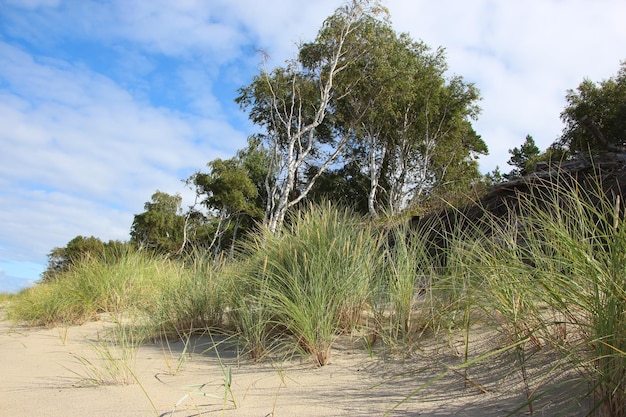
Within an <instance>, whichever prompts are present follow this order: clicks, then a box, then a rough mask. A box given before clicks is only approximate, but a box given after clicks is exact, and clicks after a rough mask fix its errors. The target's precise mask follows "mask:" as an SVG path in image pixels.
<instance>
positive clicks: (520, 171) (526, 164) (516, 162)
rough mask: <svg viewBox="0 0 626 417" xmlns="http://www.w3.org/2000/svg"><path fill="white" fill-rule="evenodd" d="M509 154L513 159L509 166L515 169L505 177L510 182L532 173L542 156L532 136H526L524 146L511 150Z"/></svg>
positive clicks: (510, 160)
mask: <svg viewBox="0 0 626 417" xmlns="http://www.w3.org/2000/svg"><path fill="white" fill-rule="evenodd" d="M509 153H510V154H511V159H509V161H508V164H509V165H511V166H513V167H514V168H513V169H512V170H511V172H509V173H508V174H505V175H504V177H505V178H507V179H509V180H512V179H515V178H519V177H523V176H526V175H528V174H529V173H531V172H532V171H533V170H534V168H535V164H536V163H537V160H538V157H539V155H540V151H539V148H538V147H537V145H535V140H534V139H533V137H532V136H530V135H526V140H525V141H524V143H523V144H522V146H520V147H519V148H513V149H509Z"/></svg>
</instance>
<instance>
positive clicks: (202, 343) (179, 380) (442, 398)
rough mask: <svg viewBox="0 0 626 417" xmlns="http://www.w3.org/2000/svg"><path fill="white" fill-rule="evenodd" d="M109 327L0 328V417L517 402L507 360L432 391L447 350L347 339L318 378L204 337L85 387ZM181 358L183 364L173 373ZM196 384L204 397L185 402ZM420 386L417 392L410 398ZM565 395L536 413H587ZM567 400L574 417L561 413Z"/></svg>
mask: <svg viewBox="0 0 626 417" xmlns="http://www.w3.org/2000/svg"><path fill="white" fill-rule="evenodd" d="M107 328H110V323H106V322H103V321H98V322H92V323H88V324H85V325H83V326H75V327H70V328H67V329H63V328H56V329H26V328H20V327H12V326H11V324H10V323H8V322H7V321H6V320H5V321H0V369H2V373H1V376H0V416H41V417H46V416H50V417H60V416H70V417H72V416H75V417H79V416H80V417H84V416H92V417H98V416H167V415H170V414H171V413H172V411H173V410H174V408H175V407H176V404H177V403H178V402H179V401H180V400H181V399H182V402H180V404H179V405H178V406H177V407H176V410H175V412H174V413H173V414H172V415H174V416H200V415H207V416H208V415H224V416H259V417H263V416H274V417H279V416H376V415H384V413H385V412H388V411H390V410H392V409H393V408H394V407H396V408H395V409H394V410H393V411H390V414H389V415H393V416H414V415H420V416H504V415H507V414H509V413H510V412H511V411H513V410H515V409H516V408H517V407H518V406H520V405H522V404H523V403H524V398H525V395H524V391H523V386H522V385H521V383H520V382H521V381H520V378H519V373H518V372H516V371H515V369H514V368H511V367H510V366H505V365H503V361H506V360H507V359H506V358H505V357H504V356H503V355H499V356H497V357H494V358H491V359H490V360H488V361H485V363H484V364H482V365H481V366H480V367H477V368H475V369H471V370H470V372H469V376H470V377H471V383H468V384H466V383H465V381H464V379H463V376H462V374H460V373H455V372H449V373H447V374H446V375H445V376H443V377H441V378H439V379H437V380H436V381H434V382H433V380H434V379H436V378H438V377H440V376H441V375H443V373H444V372H445V369H446V367H445V366H443V365H442V362H446V363H449V364H453V363H460V357H456V355H454V348H453V346H452V345H453V344H454V341H452V345H451V346H449V347H448V349H442V350H443V352H440V353H439V355H438V356H434V355H433V354H432V353H431V354H426V353H422V354H415V355H412V356H411V357H410V358H405V359H399V358H390V357H388V355H383V354H380V355H374V356H370V355H369V354H368V352H367V351H366V350H365V349H363V346H362V345H361V344H360V342H358V341H355V342H351V341H350V339H349V338H347V337H346V338H345V339H342V340H340V341H339V342H338V344H337V348H336V349H335V350H333V356H332V361H331V364H329V365H328V366H325V367H322V368H315V367H313V366H312V365H311V362H310V361H309V360H307V359H306V358H305V359H302V358H292V359H290V360H283V361H278V360H276V361H267V362H264V363H261V364H255V363H252V362H250V361H247V360H245V359H242V358H239V357H238V356H239V355H237V352H236V348H235V347H233V346H230V347H227V346H226V345H225V344H224V345H222V346H223V348H222V349H220V359H218V357H217V355H216V354H215V352H214V351H213V350H210V349H209V351H205V350H206V349H207V347H209V346H211V339H209V338H208V337H202V338H194V339H192V340H191V341H190V343H189V345H188V352H187V354H183V348H184V346H183V344H182V343H181V342H176V343H175V342H171V343H170V344H169V346H168V345H167V344H166V343H153V344H147V345H142V346H141V347H140V348H139V349H138V350H137V352H136V358H135V360H134V361H130V363H131V364H132V365H131V368H132V369H133V370H134V374H135V377H136V379H137V381H138V383H137V381H134V382H133V383H131V384H128V385H124V384H117V385H108V384H104V385H93V384H91V383H90V382H89V381H88V380H86V378H85V377H86V376H87V375H88V374H89V372H88V366H86V365H85V364H84V363H83V364H81V362H80V361H81V360H82V361H83V362H84V361H86V360H87V361H90V363H92V364H94V365H95V366H96V367H100V368H101V367H103V366H104V365H105V363H102V362H101V361H100V360H99V359H98V355H97V352H96V349H94V347H93V346H94V345H93V343H95V342H97V340H98V339H99V338H101V337H102V335H103V334H105V332H106V331H107ZM96 346H98V345H96ZM191 351H192V353H191V354H189V352H191ZM203 351H205V352H204V353H203ZM181 355H182V356H183V357H184V358H185V360H184V363H183V364H182V366H181V367H180V369H179V370H176V367H177V364H178V358H180V357H181ZM547 362H548V363H547ZM224 366H230V367H231V369H232V394H233V396H234V400H235V403H236V407H235V405H234V404H233V403H232V402H231V401H227V402H226V405H224V402H223V399H222V398H223V395H224V392H225V391H224V387H223V382H224V376H223V369H224V368H223V367H224ZM541 366H544V367H545V366H549V361H546V360H545V358H544V360H543V361H542V363H540V364H538V365H537V370H536V371H537V373H538V374H539V373H540V371H541V369H540V368H541ZM131 379H132V378H131ZM202 384H206V385H204V387H202V392H205V393H207V394H209V395H210V396H203V395H199V394H192V395H191V396H189V397H185V395H186V394H187V393H189V392H190V391H193V390H194V389H197V387H198V386H200V385H202ZM429 384H430V385H429ZM466 385H467V386H466ZM194 386H195V388H194ZM420 387H425V388H424V389H423V390H422V391H420V392H419V393H417V394H415V395H414V396H413V397H411V398H410V399H408V400H406V398H407V396H409V395H410V394H411V393H412V392H414V391H415V390H416V389H418V388H420ZM572 389H573V388H571V387H570V386H569V385H566V386H565V387H561V388H560V389H559V391H558V392H557V394H558V395H556V394H551V395H550V396H548V397H547V398H546V397H544V398H543V399H541V400H539V401H538V402H537V403H536V404H535V415H559V413H561V412H564V415H571V416H576V415H584V414H585V413H584V410H585V409H584V407H581V406H577V405H576V402H575V401H574V402H572V401H571V400H572V398H575V395H577V394H576V393H575V392H574V391H571V390H572ZM228 399H229V400H230V397H228ZM403 400H406V401H405V402H404V403H401V402H402V401H403ZM563 401H569V404H574V406H573V407H574V408H573V409H571V410H567V409H566V408H564V405H563V404H564V403H563ZM527 411H528V410H527V409H526V408H523V409H522V410H521V411H519V412H518V413H515V415H525V414H526V413H527Z"/></svg>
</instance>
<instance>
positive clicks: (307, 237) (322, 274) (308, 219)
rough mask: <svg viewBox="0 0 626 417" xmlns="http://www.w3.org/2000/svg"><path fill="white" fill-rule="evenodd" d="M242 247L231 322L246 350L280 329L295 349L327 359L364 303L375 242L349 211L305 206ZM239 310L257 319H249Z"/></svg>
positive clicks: (254, 348) (322, 360) (318, 359)
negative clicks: (241, 286) (241, 284)
mask: <svg viewBox="0 0 626 417" xmlns="http://www.w3.org/2000/svg"><path fill="white" fill-rule="evenodd" d="M245 252H246V253H247V254H248V256H250V257H251V264H249V266H248V268H247V269H246V271H245V275H246V279H245V280H244V281H245V282H246V284H245V285H246V286H248V288H247V289H245V290H244V291H240V293H239V295H238V297H239V303H238V304H236V305H235V307H236V308H237V309H238V310H237V311H238V314H235V315H233V319H234V320H238V322H237V323H236V325H237V326H238V328H239V331H240V332H241V333H243V334H245V335H248V336H247V338H246V341H247V342H250V341H253V342H254V343H253V346H248V349H249V350H250V351H258V350H259V346H257V344H260V345H263V343H266V342H271V340H265V341H264V342H263V341H260V340H259V336H260V337H263V338H269V337H271V335H272V333H273V332H272V329H281V330H282V331H283V333H284V334H285V335H287V336H289V340H291V343H292V344H293V346H294V347H295V348H297V349H300V350H302V351H303V352H305V353H307V354H310V355H312V356H313V357H314V358H315V361H316V363H317V364H318V365H325V364H327V363H328V361H329V360H330V349H331V346H332V345H333V343H334V342H335V340H336V338H337V335H338V334H340V333H342V332H344V331H346V330H348V329H350V328H351V327H352V326H353V325H355V324H356V322H357V321H358V320H359V318H360V313H361V310H362V308H363V306H364V305H365V303H366V302H367V300H368V296H369V291H370V282H371V279H372V274H373V269H374V262H375V261H374V260H375V257H376V256H377V245H376V241H375V239H374V238H373V237H372V234H371V231H370V230H369V228H368V226H367V225H366V223H365V222H364V221H362V219H360V218H359V217H358V216H356V215H354V214H353V213H352V212H350V211H349V210H342V209H338V208H336V207H333V206H331V205H322V206H309V207H308V209H306V210H302V211H300V212H297V213H295V214H294V215H292V217H291V218H290V219H289V224H288V226H286V227H285V228H284V230H282V231H281V232H280V233H279V234H271V233H268V232H267V231H260V232H259V234H258V235H257V236H256V237H255V239H254V240H253V241H251V242H250V243H249V244H248V245H247V247H246V250H245ZM246 309H249V311H251V312H255V314H259V315H258V317H261V318H262V320H263V321H262V322H259V321H257V320H249V319H250V317H249V316H248V315H246V314H245V313H246ZM244 320H248V321H247V322H244ZM248 325H250V326H252V328H251V329H246V328H242V326H248Z"/></svg>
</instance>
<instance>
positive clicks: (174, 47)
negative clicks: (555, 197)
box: [0, 0, 626, 292]
mask: <svg viewBox="0 0 626 417" xmlns="http://www.w3.org/2000/svg"><path fill="white" fill-rule="evenodd" d="M382 3H383V5H384V6H386V7H387V8H388V10H389V12H390V15H391V22H392V24H393V27H394V29H395V30H396V31H398V32H406V33H409V34H410V35H411V37H412V38H413V39H414V40H416V41H417V40H421V41H423V42H425V43H426V44H428V45H429V46H431V47H432V48H437V47H440V46H441V47H444V48H445V49H446V51H447V54H446V57H447V62H448V65H449V75H450V76H451V75H458V76H461V77H463V78H464V79H465V81H467V82H472V83H474V84H475V85H476V86H477V87H478V89H479V90H480V92H481V96H482V101H481V102H480V106H481V108H482V113H481V115H480V117H479V119H478V121H476V122H475V123H474V128H475V130H476V131H477V132H478V134H480V135H481V136H482V138H483V139H484V141H485V142H486V143H487V145H488V146H489V150H490V155H489V156H487V157H484V158H482V159H481V160H480V167H481V170H482V171H483V172H489V171H492V170H493V169H494V168H495V167H496V166H500V167H501V169H502V171H504V172H508V170H509V169H510V167H508V166H507V165H506V161H507V160H508V159H509V156H510V155H509V154H508V150H509V149H512V148H513V147H516V146H520V145H521V144H522V143H523V142H524V139H525V137H526V135H528V134H530V135H532V136H533V138H534V139H535V141H536V143H537V145H538V146H539V147H540V148H541V149H542V150H544V149H545V148H547V147H548V146H549V145H550V144H551V143H552V142H553V141H554V140H555V139H556V138H557V137H558V136H559V135H560V133H561V130H562V128H563V126H562V123H561V121H560V117H559V115H560V113H561V111H562V110H563V109H564V107H565V105H566V101H565V95H566V93H567V90H568V89H575V88H576V87H577V86H578V85H579V84H580V83H581V82H582V81H583V79H585V78H589V79H591V80H593V81H601V80H603V79H606V78H609V77H612V76H614V75H616V74H617V71H618V69H619V66H620V62H622V61H624V60H626V25H625V24H624V23H623V21H624V16H626V2H624V1H623V0H597V1H593V2H590V1H588V0H528V1H524V2H520V1H514V0H498V1H496V0H464V1H461V0H438V1H432V0H383V1H382ZM341 4H342V2H341V0H316V1H313V0H267V1H259V0H150V1H147V0H146V1H144V0H0V292H2V291H8V292H15V291H17V290H19V289H21V288H25V287H28V286H30V285H33V283H35V282H36V281H37V280H38V279H39V278H40V274H41V272H43V270H44V269H45V267H46V264H47V258H46V255H47V254H48V253H49V252H50V251H51V250H52V249H53V248H55V247H63V246H65V245H66V244H67V242H69V241H70V240H71V239H73V238H74V237H76V236H78V235H82V236H96V237H98V238H100V239H102V240H103V241H108V240H110V239H116V240H128V239H129V231H130V227H131V224H132V221H133V216H134V215H135V214H138V213H141V212H142V211H143V207H144V204H145V202H146V201H149V200H150V197H151V195H152V194H153V193H154V192H155V191H156V190H160V191H163V192H166V193H170V194H176V193H180V194H181V195H182V196H183V198H184V200H185V201H184V203H183V204H190V203H191V201H190V198H191V195H190V194H191V192H190V191H189V190H186V189H185V187H184V185H183V184H182V182H181V180H182V179H185V178H187V177H188V176H189V175H191V174H192V173H193V172H195V171H197V170H202V169H205V167H206V164H207V162H209V161H211V160H213V159H215V158H230V157H232V156H234V154H235V152H236V151H237V150H238V149H240V148H242V147H244V145H245V143H246V138H247V137H248V136H249V135H251V134H253V133H255V132H257V131H258V130H257V128H256V127H255V126H254V125H252V124H251V123H250V122H249V121H248V118H247V115H246V114H245V113H244V112H243V111H242V110H241V109H239V107H238V105H236V103H234V98H235V97H236V95H237V89H238V88H240V87H243V86H246V85H248V84H249V83H250V82H251V80H252V77H253V76H254V75H256V74H258V72H259V70H260V64H261V60H262V56H261V53H260V52H259V51H264V52H265V53H267V54H269V56H270V58H271V61H270V63H269V64H270V66H280V65H283V64H284V63H285V61H286V60H288V59H291V58H293V57H295V55H296V53H297V45H298V44H299V43H300V42H303V41H311V40H313V39H314V37H315V35H316V33H317V31H318V30H319V28H320V27H321V25H322V23H323V21H324V19H325V18H327V17H328V16H330V15H332V14H333V12H334V11H335V9H336V8H337V7H339V6H340V5H341Z"/></svg>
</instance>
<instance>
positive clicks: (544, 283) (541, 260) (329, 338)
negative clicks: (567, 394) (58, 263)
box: [6, 179, 626, 416]
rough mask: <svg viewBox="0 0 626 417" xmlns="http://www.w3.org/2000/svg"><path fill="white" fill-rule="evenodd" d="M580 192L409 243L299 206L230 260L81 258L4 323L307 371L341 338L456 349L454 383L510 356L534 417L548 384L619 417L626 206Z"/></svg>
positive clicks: (624, 375) (410, 232)
mask: <svg viewBox="0 0 626 417" xmlns="http://www.w3.org/2000/svg"><path fill="white" fill-rule="evenodd" d="M576 184H577V183H576V182H574V181H571V180H569V179H563V180H561V181H556V182H553V183H550V184H543V185H542V186H541V187H539V188H537V190H536V191H535V192H532V193H530V194H525V195H519V196H518V198H517V200H516V201H515V203H514V204H511V207H510V210H509V214H508V217H506V218H501V217H496V216H494V215H491V214H490V213H487V212H485V213H484V216H482V217H481V219H480V220H479V221H475V220H472V219H470V218H468V217H466V216H465V214H464V212H461V211H454V210H450V213H452V214H450V213H448V216H452V217H453V218H454V219H453V221H450V218H452V217H448V220H446V221H445V222H444V221H441V220H437V217H433V219H432V220H431V221H430V222H426V223H423V224H422V226H420V227H419V228H415V227H413V228H410V227H405V226H398V225H395V226H392V227H389V228H387V229H385V228H381V227H380V226H377V225H374V224H372V222H369V221H367V220H366V219H364V218H361V217H359V216H357V215H355V214H354V213H352V212H350V211H349V210H345V209H342V208H338V207H334V206H332V205H321V206H309V207H307V208H305V209H302V210H300V211H298V212H296V213H294V214H293V215H292V217H291V218H290V219H289V221H288V224H287V225H286V226H285V228H284V229H283V230H281V231H280V233H277V234H270V233H268V232H267V231H265V230H262V229H261V230H260V231H259V232H258V233H257V234H255V235H254V236H252V237H251V238H249V239H248V240H247V241H246V242H245V243H244V244H243V245H242V246H241V248H240V250H239V253H238V255H237V256H235V257H234V259H229V260H228V261H224V262H222V261H215V260H214V258H213V257H211V256H209V255H207V254H202V253H196V254H194V255H193V256H190V257H189V258H187V259H184V260H175V261H174V260H167V259H163V258H160V257H156V256H151V255H149V254H147V253H145V252H133V251H130V252H128V253H127V254H125V255H124V256H121V257H120V258H119V260H118V261H117V262H115V263H104V262H101V261H98V260H95V259H93V260H92V259H87V260H85V261H84V262H83V263H81V264H79V265H77V266H76V267H74V268H72V269H71V270H69V271H68V272H67V273H65V274H64V275H63V276H62V277H61V278H60V279H58V280H56V281H54V282H50V283H46V284H39V285H36V286H35V287H33V288H30V289H27V290H24V291H22V292H21V293H20V294H18V295H16V296H14V297H11V299H10V300H9V302H7V303H6V308H7V311H8V314H9V317H10V318H12V319H14V320H16V321H22V322H26V323H28V324H31V325H45V326H54V325H58V324H65V325H67V324H70V323H81V322H83V321H85V320H89V319H92V318H94V317H95V316H96V315H97V314H98V313H101V312H108V313H113V314H117V315H122V314H123V315H124V316H125V317H128V316H129V315H131V316H133V317H137V318H140V319H141V320H139V321H140V322H141V323H142V329H143V330H141V331H143V332H144V333H142V338H143V339H142V340H147V339H150V338H157V337H160V336H163V335H166V336H171V335H180V336H182V337H185V335H186V337H188V335H189V333H190V332H194V331H197V330H204V329H212V330H219V331H222V332H225V333H229V334H231V335H232V336H233V337H235V338H236V339H237V340H239V343H240V347H241V351H242V352H244V353H246V354H247V356H248V357H250V358H252V359H254V360H262V359H263V358H265V357H267V355H268V354H270V353H272V352H277V351H278V350H283V351H285V350H286V351H287V352H290V353H291V354H293V353H294V352H299V353H301V354H304V355H307V356H310V357H311V358H313V361H314V362H315V363H316V364H317V365H319V366H323V365H325V364H327V363H329V361H330V360H331V354H332V350H333V345H334V343H335V341H336V340H337V338H338V337H339V336H340V335H342V334H346V333H350V334H351V335H352V337H354V335H357V337H363V338H364V340H365V342H366V345H367V346H368V347H369V348H370V349H371V347H372V346H373V344H375V343H378V341H382V347H383V349H384V348H387V349H391V350H393V351H395V352H410V351H412V350H414V349H415V348H419V346H420V343H421V342H422V340H424V339H425V338H427V337H431V336H436V338H435V340H440V336H444V338H443V340H445V339H446V338H449V339H450V340H451V339H452V335H454V338H455V340H458V339H459V337H458V336H459V335H461V336H462V340H463V343H464V348H463V349H461V351H460V352H459V351H456V350H455V353H456V354H457V355H459V356H460V359H461V361H462V364H461V365H458V364H457V365H454V367H453V368H454V369H455V372H458V373H460V374H462V375H463V376H464V378H465V381H466V383H467V381H469V380H470V377H469V372H471V369H473V368H476V367H480V366H481V364H483V363H484V362H485V361H489V360H490V358H492V357H493V355H494V352H497V353H498V354H500V353H501V352H503V351H506V352H508V354H509V357H510V358H511V359H510V364H509V366H510V367H511V369H512V371H514V373H516V374H517V375H519V378H520V380H521V381H522V386H523V395H524V396H525V398H526V401H525V404H523V406H524V407H527V409H528V412H529V413H530V414H533V413H534V412H535V410H536V407H535V405H536V402H537V401H539V400H540V399H541V398H542V397H543V396H544V394H545V393H547V392H550V388H549V384H550V381H551V380H552V379H558V378H557V377H558V376H559V375H565V374H567V372H574V373H573V374H572V375H575V376H576V377H577V378H578V377H579V376H581V375H582V376H583V380H584V381H585V384H586V385H585V391H584V392H586V394H584V396H586V397H587V398H588V399H590V400H591V402H592V403H593V405H592V407H591V409H590V413H591V414H594V413H595V414H597V415H601V416H626V282H625V280H626V224H625V223H624V222H625V216H624V202H623V199H621V197H619V196H618V195H612V194H611V193H608V192H606V191H605V190H604V189H603V185H602V184H599V183H598V184H595V185H593V186H592V187H585V188H583V187H579V186H578V185H576ZM485 327H487V328H489V329H493V330H494V331H497V332H499V333H500V335H501V337H500V340H501V341H502V342H501V343H500V344H499V345H498V346H495V347H494V349H496V350H494V351H483V352H472V351H471V349H470V340H472V335H473V332H474V331H475V329H477V328H485ZM146 330H147V332H146ZM137 331H139V330H137ZM124 340H129V338H128V337H127V336H125V338H124ZM133 340H135V339H133ZM442 346H445V344H442ZM442 348H445V347H442ZM455 349H456V348H455ZM105 352H106V351H105ZM542 354H546V355H548V354H549V355H551V357H556V358H557V359H556V360H554V361H553V366H551V367H549V368H548V370H546V371H544V373H543V374H539V375H537V373H536V372H534V371H533V370H532V369H530V364H531V363H532V362H533V360H534V358H536V355H542ZM442 360H443V359H442ZM127 362H128V361H127ZM450 366H452V365H450ZM453 368H450V369H453ZM561 382H562V381H561ZM418 391H419V388H418ZM416 392H417V391H416ZM576 400H580V399H576Z"/></svg>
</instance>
